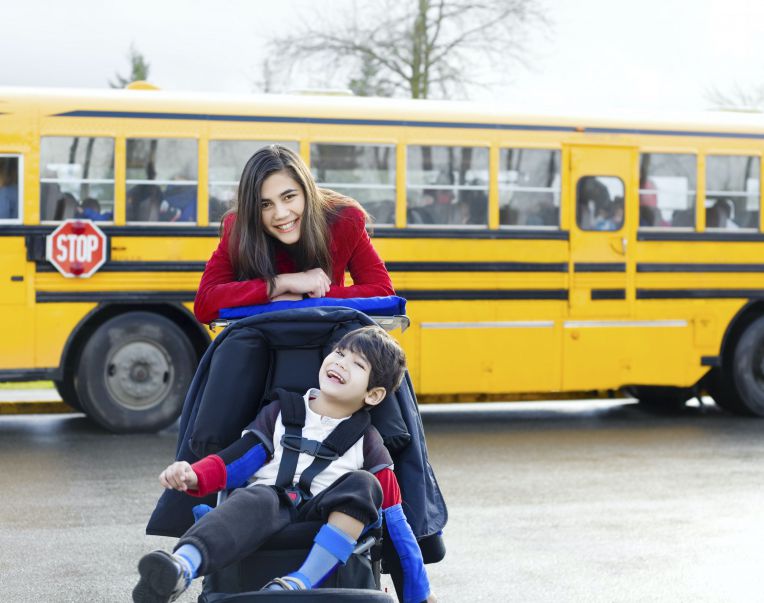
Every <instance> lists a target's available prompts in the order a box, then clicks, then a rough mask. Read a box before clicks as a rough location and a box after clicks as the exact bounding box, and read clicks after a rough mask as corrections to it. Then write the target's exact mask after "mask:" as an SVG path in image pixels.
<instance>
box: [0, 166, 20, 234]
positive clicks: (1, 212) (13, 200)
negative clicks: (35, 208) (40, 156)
mask: <svg viewBox="0 0 764 603" xmlns="http://www.w3.org/2000/svg"><path fill="white" fill-rule="evenodd" d="M18 219H19V158H18V157H14V156H10V155H0V221H2V222H4V221H6V220H7V221H17V220H18Z"/></svg>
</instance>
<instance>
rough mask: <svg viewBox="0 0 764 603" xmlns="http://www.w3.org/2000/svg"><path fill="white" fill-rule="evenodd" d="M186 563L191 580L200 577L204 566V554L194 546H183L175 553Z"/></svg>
mask: <svg viewBox="0 0 764 603" xmlns="http://www.w3.org/2000/svg"><path fill="white" fill-rule="evenodd" d="M173 554H174V555H175V556H176V557H180V559H181V561H183V562H185V564H186V566H187V569H188V571H189V572H190V575H191V578H196V577H197V576H198V575H199V567H200V566H201V565H202V554H201V552H200V551H199V549H197V548H196V547H195V546H194V545H193V544H183V545H181V546H179V547H178V550H176V551H175V553H173Z"/></svg>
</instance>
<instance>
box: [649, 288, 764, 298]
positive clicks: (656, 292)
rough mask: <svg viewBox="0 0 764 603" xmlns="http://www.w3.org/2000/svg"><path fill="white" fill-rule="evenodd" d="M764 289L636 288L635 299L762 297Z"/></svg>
mask: <svg viewBox="0 0 764 603" xmlns="http://www.w3.org/2000/svg"><path fill="white" fill-rule="evenodd" d="M762 298H764V289H637V299H762Z"/></svg>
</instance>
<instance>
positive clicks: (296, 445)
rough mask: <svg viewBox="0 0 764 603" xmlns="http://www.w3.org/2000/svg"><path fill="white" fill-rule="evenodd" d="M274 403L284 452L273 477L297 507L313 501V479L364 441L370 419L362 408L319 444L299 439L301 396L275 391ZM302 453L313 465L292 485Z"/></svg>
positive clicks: (302, 412)
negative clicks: (311, 459) (282, 433)
mask: <svg viewBox="0 0 764 603" xmlns="http://www.w3.org/2000/svg"><path fill="white" fill-rule="evenodd" d="M273 399H278V401H279V405H280V406H281V422H282V423H283V424H284V431H285V433H284V435H283V436H281V446H282V447H283V449H284V452H283V455H282V457H281V464H280V465H279V472H278V475H277V476H276V486H277V487H279V488H282V489H283V490H284V491H285V492H286V493H287V495H288V496H289V499H290V500H291V501H292V503H293V504H294V505H295V506H296V507H299V506H300V505H301V504H302V503H303V502H305V501H307V500H310V498H311V497H312V495H311V493H310V485H311V484H312V483H313V479H314V478H315V477H316V476H317V475H318V474H319V473H321V472H322V471H323V470H324V469H326V468H327V467H328V466H329V465H330V464H331V463H332V462H333V461H336V460H337V459H339V458H340V457H342V455H344V454H345V453H346V452H347V451H348V450H350V448H352V447H353V444H355V443H356V442H357V441H358V440H359V439H360V438H361V437H363V435H364V434H365V433H366V430H367V429H368V428H369V426H370V425H371V417H370V415H369V412H368V411H367V410H366V409H365V408H361V409H360V410H357V411H356V412H354V413H353V414H352V415H351V416H350V418H349V419H347V420H346V421H342V423H340V424H339V425H337V427H335V428H334V430H333V431H332V432H331V433H330V434H329V435H328V436H326V438H325V439H324V441H323V442H319V441H317V440H310V439H308V438H304V437H302V429H303V427H305V400H304V399H303V397H302V396H301V395H300V394H295V393H292V392H288V391H286V390H284V389H280V388H278V389H275V390H274V391H273ZM301 452H304V453H307V454H309V455H310V456H312V457H313V462H312V463H311V464H310V465H308V467H307V468H306V469H305V471H303V472H302V475H300V481H299V483H297V484H295V483H294V474H295V471H296V470H297V462H298V460H299V458H300V453H301Z"/></svg>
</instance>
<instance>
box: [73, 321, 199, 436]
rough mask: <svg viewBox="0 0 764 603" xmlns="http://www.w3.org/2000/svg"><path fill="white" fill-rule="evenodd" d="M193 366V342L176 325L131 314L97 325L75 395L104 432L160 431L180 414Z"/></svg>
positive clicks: (85, 352)
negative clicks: (107, 430)
mask: <svg viewBox="0 0 764 603" xmlns="http://www.w3.org/2000/svg"><path fill="white" fill-rule="evenodd" d="M195 366H196V355H195V353H194V349H193V347H192V346H191V342H190V341H189V340H188V338H187V337H186V335H185V334H184V333H183V331H182V330H181V329H180V327H178V326H177V325H176V324H175V323H174V322H172V321H171V320H169V319H167V318H165V317H163V316H159V315H157V314H152V313H150V312H128V313H126V314H120V315H119V316H116V317H114V318H112V319H110V320H108V321H107V322H105V323H104V324H102V325H101V326H100V327H98V329H96V330H95V332H94V333H93V334H92V336H91V337H90V339H89V340H88V342H87V343H86V344H85V346H84V347H83V349H82V356H81V357H80V362H79V367H78V369H77V392H78V394H79V396H80V401H81V402H82V406H83V408H84V410H85V412H86V413H87V414H88V416H90V417H91V418H92V419H93V420H94V421H96V422H97V423H98V424H100V425H101V426H103V427H105V428H106V429H109V430H111V431H115V432H133V431H156V430H159V429H162V428H163V427H167V426H168V425H170V424H171V423H172V422H173V421H175V419H177V418H178V415H180V411H181V408H182V406H183V400H184V398H185V395H186V390H187V389H188V386H189V384H190V383H191V378H192V377H193V374H194V368H195Z"/></svg>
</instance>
